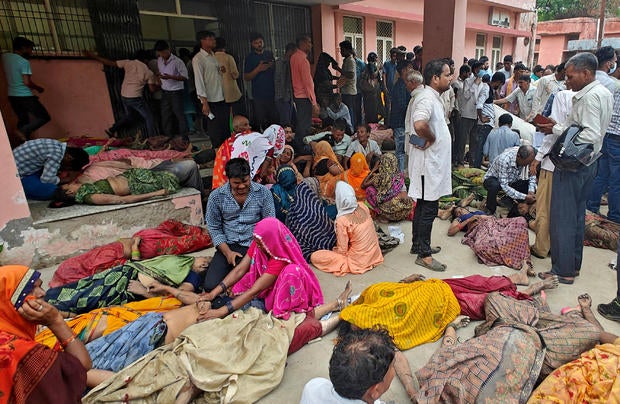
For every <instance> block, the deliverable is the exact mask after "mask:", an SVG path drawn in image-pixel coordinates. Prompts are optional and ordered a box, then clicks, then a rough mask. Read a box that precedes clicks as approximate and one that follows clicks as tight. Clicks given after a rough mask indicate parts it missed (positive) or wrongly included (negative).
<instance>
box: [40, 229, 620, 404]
mask: <svg viewBox="0 0 620 404" xmlns="http://www.w3.org/2000/svg"><path fill="white" fill-rule="evenodd" d="M381 226H382V227H383V229H384V230H385V231H386V233H387V225H381ZM448 226H449V221H442V220H439V219H435V222H434V225H433V237H432V245H439V246H441V247H442V250H441V252H440V253H439V254H438V255H437V256H436V258H437V259H438V260H439V261H441V262H443V263H445V264H447V266H448V268H447V270H446V271H445V272H433V271H430V270H427V269H425V268H423V267H420V266H418V265H415V263H414V261H415V256H413V255H410V254H409V248H410V247H411V222H401V223H400V227H401V230H402V231H403V232H404V233H405V242H404V244H401V245H399V246H398V247H397V248H395V249H394V250H392V251H391V252H389V253H388V254H386V255H385V261H384V263H383V264H382V265H380V266H378V267H376V268H374V269H373V270H371V271H369V272H367V273H365V274H363V275H348V276H345V277H336V276H334V275H331V274H327V273H323V272H321V271H319V270H316V269H315V270H314V271H315V273H316V274H317V277H318V278H319V281H320V283H321V287H322V289H323V294H324V296H325V300H326V301H330V300H332V299H335V298H336V297H337V296H338V294H340V292H341V291H342V290H343V289H344V286H345V283H346V282H347V281H348V280H351V282H352V286H353V294H354V295H355V294H358V293H360V292H361V291H362V290H364V289H365V288H366V287H368V286H370V285H371V284H374V283H378V282H385V281H393V282H397V281H399V280H400V279H402V278H404V277H406V276H408V275H411V274H413V273H421V274H423V275H425V276H426V277H427V278H433V277H434V278H451V277H462V276H468V275H475V274H479V275H484V276H492V275H510V274H511V273H514V270H513V269H511V268H507V267H503V266H498V267H487V266H485V265H483V264H479V263H478V262H477V259H476V257H475V256H474V254H473V252H472V250H471V249H470V248H469V247H467V246H465V245H462V244H461V239H462V234H463V233H461V234H460V235H457V236H456V237H448V236H447V235H446V232H447V230H448ZM533 241H534V233H533V232H531V231H530V242H531V243H533ZM213 251H214V250H213V249H208V250H204V251H200V252H197V253H194V254H192V255H212V254H213ZM615 255H616V254H615V253H614V252H613V251H610V250H603V249H598V248H593V247H585V248H584V259H583V265H582V268H581V276H580V277H579V278H577V280H576V282H575V283H574V284H573V285H560V286H559V288H557V289H554V290H549V291H547V301H548V303H549V306H550V307H551V309H552V310H553V312H555V313H558V312H559V310H560V309H561V308H563V307H566V306H573V307H574V306H576V305H577V296H578V295H580V294H582V293H589V294H590V296H592V301H593V302H592V306H593V309H594V312H595V314H596V315H597V318H598V319H599V321H600V322H601V324H602V325H603V327H604V328H605V329H606V330H607V331H609V332H612V333H615V334H617V335H620V323H615V322H612V321H608V320H606V319H604V318H602V317H601V316H599V315H598V314H597V312H596V305H598V304H599V303H608V302H609V301H610V300H611V299H612V298H613V297H614V296H615V293H616V272H615V271H613V270H611V269H610V268H609V267H608V264H609V262H610V261H611V260H612V259H614V258H615ZM532 261H533V263H534V270H535V271H536V272H541V271H548V270H549V269H550V267H551V259H550V258H547V259H544V260H542V259H538V258H535V257H532ZM54 269H55V267H52V268H48V269H45V270H43V271H42V277H43V281H44V285H47V283H48V281H49V280H50V279H51V277H52V274H53V270H54ZM537 281H539V279H538V278H530V282H537ZM524 288H525V287H523V286H520V287H519V289H520V290H521V289H524ZM476 324H478V323H476V322H473V323H471V324H470V325H469V326H468V327H467V328H464V329H460V330H458V331H457V334H458V336H459V337H460V338H461V339H462V340H465V339H468V338H471V337H472V336H473V332H474V328H475V326H476ZM335 338H336V332H335V331H334V332H332V333H330V334H328V335H326V336H325V337H323V338H322V339H320V340H318V341H315V342H312V343H310V344H308V345H306V346H305V347H303V348H302V349H301V350H300V351H298V352H296V353H294V354H293V355H291V356H290V357H289V358H288V360H287V365H286V370H285V372H284V378H283V380H282V382H281V383H280V385H279V386H278V387H277V388H276V389H275V390H274V391H272V392H271V393H270V394H268V395H267V396H265V397H264V398H263V399H262V400H260V401H259V403H263V404H271V403H278V404H284V403H286V404H293V403H298V402H299V398H300V397H301V392H302V390H303V387H304V385H305V384H306V382H307V381H308V380H310V379H312V378H313V377H319V376H320V377H325V378H329V374H328V364H329V359H330V357H331V352H332V349H333V344H334V339H335ZM440 342H441V340H439V341H437V342H435V343H429V344H424V345H421V346H418V347H415V348H413V349H410V350H408V351H405V352H404V354H405V356H406V357H407V358H408V359H409V363H410V365H411V368H412V370H413V371H415V370H417V369H418V368H420V367H422V366H423V365H424V364H425V363H426V362H427V361H428V359H429V358H430V356H431V355H432V354H433V353H434V352H435V350H436V349H437V348H438V347H439V346H440ZM382 400H383V401H385V402H387V403H394V404H400V403H408V402H410V401H409V399H408V397H407V395H406V393H405V390H404V389H403V388H402V386H401V384H400V383H399V382H398V380H397V379H394V381H393V382H392V385H391V387H390V389H389V390H388V391H387V392H386V393H385V394H384V395H383V396H382Z"/></svg>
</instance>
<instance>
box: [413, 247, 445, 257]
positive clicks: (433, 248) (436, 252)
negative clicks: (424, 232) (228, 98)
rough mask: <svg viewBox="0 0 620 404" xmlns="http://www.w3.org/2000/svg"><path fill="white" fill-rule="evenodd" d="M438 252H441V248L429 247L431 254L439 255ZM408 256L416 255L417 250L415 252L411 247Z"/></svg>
mask: <svg viewBox="0 0 620 404" xmlns="http://www.w3.org/2000/svg"><path fill="white" fill-rule="evenodd" d="M439 251H441V247H439V246H437V247H431V254H439ZM409 254H412V255H418V254H419V253H418V250H416V249H415V248H414V247H413V246H412V247H411V250H409Z"/></svg>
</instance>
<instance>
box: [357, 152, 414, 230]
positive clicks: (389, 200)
mask: <svg viewBox="0 0 620 404" xmlns="http://www.w3.org/2000/svg"><path fill="white" fill-rule="evenodd" d="M362 188H364V189H365V190H366V200H367V201H368V204H369V205H370V206H371V208H372V210H373V212H374V213H375V214H376V215H377V220H379V221H393V222H400V221H401V220H406V219H411V217H412V214H413V203H414V202H413V199H411V198H410V197H409V196H408V195H407V187H406V186H405V175H404V174H403V173H402V172H401V171H400V170H399V169H398V160H397V159H396V156H395V155H394V154H393V153H384V154H382V155H381V159H380V160H379V165H378V166H375V167H374V168H373V169H372V171H371V172H370V174H369V175H368V176H367V177H366V179H365V180H364V182H363V183H362Z"/></svg>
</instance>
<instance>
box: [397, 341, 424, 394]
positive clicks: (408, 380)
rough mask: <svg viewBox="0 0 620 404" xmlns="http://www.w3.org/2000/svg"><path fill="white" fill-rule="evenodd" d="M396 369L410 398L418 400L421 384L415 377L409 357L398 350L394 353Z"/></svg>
mask: <svg viewBox="0 0 620 404" xmlns="http://www.w3.org/2000/svg"><path fill="white" fill-rule="evenodd" d="M394 370H395V371H396V376H397V377H398V380H400V382H401V383H402V384H403V387H404V388H405V391H406V392H407V396H409V399H410V400H411V401H412V402H417V400H415V395H416V394H417V393H418V390H419V389H420V386H419V384H418V381H417V379H416V378H414V377H413V373H412V371H411V366H409V361H408V360H407V357H406V356H405V355H404V354H403V353H402V352H401V351H396V353H395V355H394Z"/></svg>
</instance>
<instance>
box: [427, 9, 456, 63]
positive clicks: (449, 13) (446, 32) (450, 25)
mask: <svg viewBox="0 0 620 404" xmlns="http://www.w3.org/2000/svg"><path fill="white" fill-rule="evenodd" d="M466 17H467V0H432V1H431V0H426V1H424V28H423V35H422V46H423V47H424V54H423V59H422V60H423V62H424V63H426V62H428V61H430V60H432V59H438V58H446V57H449V58H452V59H454V61H455V64H456V66H460V65H461V62H462V60H463V55H464V53H465V20H466Z"/></svg>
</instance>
